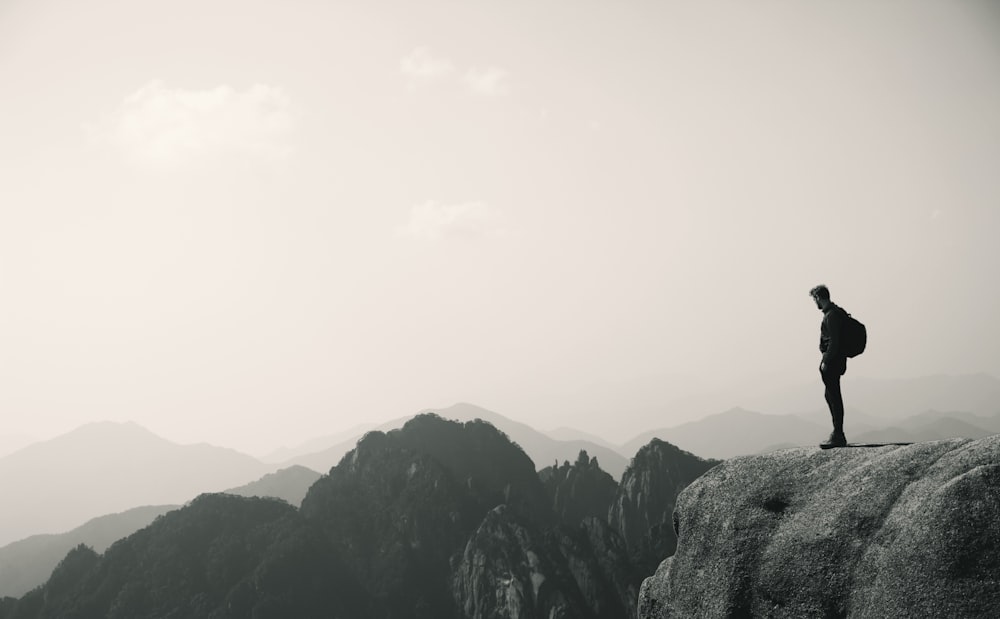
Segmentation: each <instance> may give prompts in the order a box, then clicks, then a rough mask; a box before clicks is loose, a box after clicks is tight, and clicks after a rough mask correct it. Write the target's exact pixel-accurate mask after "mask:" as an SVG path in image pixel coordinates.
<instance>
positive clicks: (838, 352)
mask: <svg viewBox="0 0 1000 619" xmlns="http://www.w3.org/2000/svg"><path fill="white" fill-rule="evenodd" d="M809 295H810V296H812V298H813V301H815V302H816V307H818V308H819V309H820V310H822V311H823V321H822V322H821V323H820V326H819V351H820V352H821V353H823V360H822V361H821V362H820V364H819V374H820V376H822V377H823V385H825V386H826V393H825V394H824V395H825V396H826V403H827V406H829V407H830V416H831V417H833V433H832V434H830V439H829V440H827V441H826V442H825V443H820V447H822V448H823V449H829V448H831V447H843V446H845V445H847V437H845V436H844V398H843V396H842V395H841V393H840V377H841V376H843V375H844V372H846V371H847V355H846V354H845V353H844V330H845V323H846V322H847V312H845V311H844V310H843V309H842V308H840V307H839V306H838V305H836V304H835V303H834V302H833V301H831V300H830V290H829V289H828V288H827V287H826V286H824V285H823V284H820V285H819V286H816V287H815V288H813V289H812V290H810V291H809Z"/></svg>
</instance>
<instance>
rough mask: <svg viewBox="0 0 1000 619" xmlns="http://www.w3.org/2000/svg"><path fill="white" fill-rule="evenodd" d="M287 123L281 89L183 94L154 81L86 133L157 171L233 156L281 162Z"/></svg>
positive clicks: (261, 87)
mask: <svg viewBox="0 0 1000 619" xmlns="http://www.w3.org/2000/svg"><path fill="white" fill-rule="evenodd" d="M292 125H293V115H292V110H291V103H290V100H289V98H288V96H287V95H286V94H285V93H284V92H283V91H282V90H281V89H280V88H275V87H273V86H267V85H264V84H255V85H254V86H251V87H250V88H248V89H247V90H244V91H239V90H235V89H233V88H231V87H229V86H227V85H222V86H218V87H216V88H213V89H210V90H183V89H176V88H175V89H171V88H168V87H167V86H166V85H165V84H164V83H163V82H161V81H159V80H154V81H151V82H149V83H148V84H146V85H145V86H143V87H142V88H140V89H139V90H137V91H135V92H134V93H132V94H130V95H129V96H128V97H126V98H125V100H124V101H123V102H122V103H121V105H119V107H118V109H117V110H116V111H115V112H114V113H113V114H111V115H110V116H109V117H108V118H106V119H105V120H104V122H102V123H100V124H99V125H97V126H90V127H87V129H88V130H89V132H90V134H91V135H92V136H93V137H95V138H96V139H98V140H99V141H101V142H104V143H109V144H111V145H113V146H114V147H115V148H116V149H118V150H119V151H120V152H121V153H122V154H123V155H124V156H126V158H128V159H130V160H131V161H133V162H135V163H137V164H140V165H145V166H152V167H160V168H162V167H177V166H180V165H189V164H193V163H204V162H206V161H211V160H218V159H222V158H232V157H241V158H250V159H254V160H270V161H273V160H280V159H284V158H286V157H288V155H289V154H290V152H291V149H290V147H289V145H288V143H287V137H288V134H289V132H290V130H291V128H292Z"/></svg>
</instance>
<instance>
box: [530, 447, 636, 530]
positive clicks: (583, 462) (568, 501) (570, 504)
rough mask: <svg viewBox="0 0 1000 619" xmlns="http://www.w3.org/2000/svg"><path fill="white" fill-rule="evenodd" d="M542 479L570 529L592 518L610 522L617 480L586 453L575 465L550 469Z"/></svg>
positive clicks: (616, 490)
mask: <svg viewBox="0 0 1000 619" xmlns="http://www.w3.org/2000/svg"><path fill="white" fill-rule="evenodd" d="M538 477H539V479H541V480H542V484H543V485H544V486H545V492H546V493H547V494H548V496H549V499H550V501H551V502H552V510H553V511H554V512H555V513H556V516H557V517H558V518H559V521H560V522H562V523H563V524H567V525H570V526H576V525H579V524H580V523H581V522H583V520H584V518H588V517H594V518H601V519H606V518H607V517H608V509H609V508H610V507H611V503H612V501H614V498H615V494H616V493H617V492H618V484H617V483H615V480H614V479H613V478H612V477H611V475H609V474H608V473H605V472H604V471H603V470H601V467H600V465H599V464H598V462H597V458H591V457H589V456H588V455H587V452H586V451H581V452H580V454H579V455H578V456H577V458H576V462H574V463H573V464H572V465H570V463H569V462H563V464H562V466H549V467H546V468H544V469H542V470H541V471H539V472H538Z"/></svg>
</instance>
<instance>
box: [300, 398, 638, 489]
mask: <svg viewBox="0 0 1000 619" xmlns="http://www.w3.org/2000/svg"><path fill="white" fill-rule="evenodd" d="M428 412H434V413H436V414H438V415H440V416H441V417H444V418H445V419H454V420H457V421H472V420H474V419H482V420H483V421H488V422H489V423H491V424H492V425H493V426H495V427H496V428H497V429H498V430H500V431H502V432H503V433H505V434H506V435H507V436H509V437H510V439H511V440H512V441H514V442H515V443H517V444H518V445H519V446H520V447H521V449H523V450H524V452H525V453H526V454H528V457H530V458H531V459H532V461H533V462H534V463H535V466H536V467H537V468H542V467H545V466H548V465H549V464H552V463H555V464H559V463H562V462H565V461H569V462H572V461H573V460H575V459H576V457H577V456H578V455H579V453H580V451H581V450H582V451H586V452H587V453H588V454H589V455H590V457H592V458H597V459H598V461H599V462H600V466H601V469H603V470H604V471H607V472H608V473H610V474H611V476H612V477H614V478H615V479H620V478H621V476H622V473H624V472H625V467H626V466H628V458H629V457H631V456H626V455H625V454H623V453H622V452H621V451H620V450H618V449H614V448H611V447H607V446H605V445H601V444H598V443H596V442H592V441H589V440H586V439H582V438H569V439H567V440H559V439H556V438H553V437H551V436H549V435H547V434H545V433H543V432H539V431H538V430H535V429H534V428H532V427H531V426H528V425H527V424H524V423H520V422H517V421H514V420H512V419H508V418H507V417H504V416H503V415H499V414H497V413H494V412H493V411H489V410H486V409H485V408H480V407H478V406H474V405H472V404H464V403H462V404H455V405H453V406H449V407H447V408H437V409H426V410H423V411H420V413H417V414H423V413H428ZM415 416H416V415H409V416H407V417H400V418H399V419H394V420H392V421H389V422H387V423H384V424H382V425H380V426H378V427H376V428H372V429H373V430H377V431H380V432H387V431H389V430H393V429H396V428H401V427H402V426H403V425H404V424H405V423H406V422H407V421H409V420H410V419H412V418H413V417H415ZM576 434H577V436H579V435H581V434H582V433H576ZM563 435H564V436H569V435H570V434H569V433H568V432H567V431H566V430H563ZM361 436H363V434H358V435H356V436H353V437H349V438H347V439H344V440H339V439H340V437H339V436H337V437H331V440H339V442H336V443H334V444H332V445H328V446H327V447H326V448H324V449H323V450H321V451H317V452H314V453H309V454H306V455H301V456H298V457H295V458H292V459H291V460H288V461H286V462H283V463H282V466H290V465H295V464H297V465H301V466H305V467H308V468H310V469H313V470H315V471H323V472H326V471H329V470H330V468H331V467H333V466H335V465H336V464H337V463H338V462H340V459H341V458H343V457H344V455H345V454H346V453H347V452H349V451H350V450H352V449H354V446H355V444H357V442H358V439H360V438H361ZM311 445H313V446H314V447H315V446H318V445H317V444H316V443H311ZM632 453H635V452H634V451H633V452H632Z"/></svg>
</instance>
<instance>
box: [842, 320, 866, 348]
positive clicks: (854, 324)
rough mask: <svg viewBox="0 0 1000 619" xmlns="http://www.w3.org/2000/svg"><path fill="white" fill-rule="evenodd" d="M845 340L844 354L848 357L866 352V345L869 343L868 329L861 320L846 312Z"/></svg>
mask: <svg viewBox="0 0 1000 619" xmlns="http://www.w3.org/2000/svg"><path fill="white" fill-rule="evenodd" d="M844 315H845V316H846V320H844V333H843V338H844V342H843V344H842V346H843V351H844V354H845V355H846V356H848V357H857V356H858V355H860V354H861V353H863V352H865V345H866V344H867V343H868V329H866V328H865V325H863V324H862V323H861V321H860V320H858V319H857V318H855V317H854V316H851V315H850V314H848V313H847V312H846V311H845V312H844Z"/></svg>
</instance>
